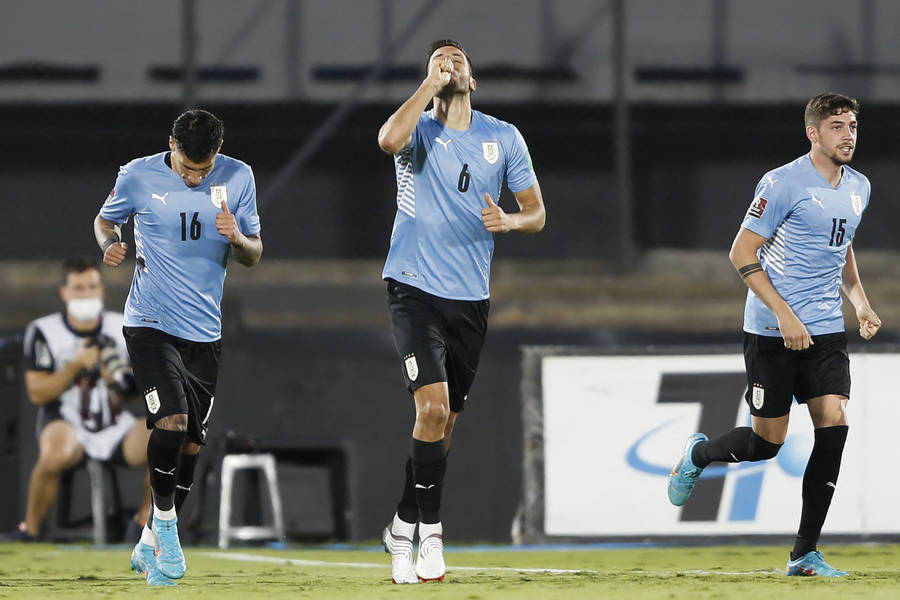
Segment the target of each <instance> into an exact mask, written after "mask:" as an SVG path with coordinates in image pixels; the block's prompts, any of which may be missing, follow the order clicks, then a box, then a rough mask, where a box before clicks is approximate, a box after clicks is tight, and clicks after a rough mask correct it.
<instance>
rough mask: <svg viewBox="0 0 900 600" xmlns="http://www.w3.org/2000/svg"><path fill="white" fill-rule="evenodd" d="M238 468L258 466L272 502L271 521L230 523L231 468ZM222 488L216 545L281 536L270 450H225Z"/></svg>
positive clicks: (280, 518) (232, 478)
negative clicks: (254, 523) (239, 452)
mask: <svg viewBox="0 0 900 600" xmlns="http://www.w3.org/2000/svg"><path fill="white" fill-rule="evenodd" d="M238 469H258V470H259V471H261V473H262V474H263V475H264V476H265V478H266V484H267V486H268V489H269V499H270V500H271V502H272V517H273V521H274V523H273V524H272V525H232V524H231V509H232V504H233V503H232V499H233V496H232V494H233V491H234V472H235V471H237V470H238ZM221 481H222V490H221V496H220V498H219V548H223V549H224V548H228V543H229V541H230V540H267V539H276V540H279V541H281V540H283V539H284V513H283V512H282V509H281V494H280V493H279V491H278V474H277V472H276V471H275V457H274V456H273V455H272V454H226V455H225V457H224V458H223V459H222V476H221Z"/></svg>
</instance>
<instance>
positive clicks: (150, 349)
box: [123, 327, 188, 427]
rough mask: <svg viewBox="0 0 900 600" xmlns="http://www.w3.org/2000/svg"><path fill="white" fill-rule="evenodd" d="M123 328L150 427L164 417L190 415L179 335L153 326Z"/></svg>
mask: <svg viewBox="0 0 900 600" xmlns="http://www.w3.org/2000/svg"><path fill="white" fill-rule="evenodd" d="M123 331H124V334H125V344H126V346H127V347H128V354H129V356H130V358H131V368H132V370H133V371H134V379H135V384H136V385H137V389H138V393H139V394H140V395H141V398H142V399H143V400H144V405H145V408H146V414H147V426H148V427H152V426H153V424H154V423H156V422H157V421H158V420H159V419H162V418H163V417H168V416H170V415H179V414H187V412H188V402H187V396H186V393H185V367H184V362H183V361H182V359H181V355H180V354H179V352H178V349H177V348H176V344H177V343H178V338H176V337H174V336H171V335H169V334H167V333H165V332H162V331H159V330H158V329H153V328H151V327H125V328H123Z"/></svg>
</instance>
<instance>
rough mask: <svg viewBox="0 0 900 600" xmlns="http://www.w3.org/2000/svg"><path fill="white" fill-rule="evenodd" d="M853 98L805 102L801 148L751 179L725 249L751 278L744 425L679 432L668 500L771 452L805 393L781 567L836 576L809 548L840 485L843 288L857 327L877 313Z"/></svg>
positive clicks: (873, 328) (681, 498)
mask: <svg viewBox="0 0 900 600" xmlns="http://www.w3.org/2000/svg"><path fill="white" fill-rule="evenodd" d="M858 115H859V104H858V103H857V102H856V100H855V99H853V98H850V97H848V96H843V95H841V94H821V95H819V96H816V97H814V98H812V99H811V100H810V101H809V103H808V104H807V106H806V113H805V123H806V136H807V138H808V139H809V142H810V151H809V153H808V154H804V155H803V156H801V157H799V158H797V159H796V160H794V161H792V162H790V163H788V164H786V165H784V166H781V167H779V168H777V169H775V170H773V171H770V172H769V173H766V174H765V175H764V176H763V178H762V179H761V180H760V182H759V184H758V185H757V187H756V196H755V197H754V199H753V202H752V204H751V205H750V208H749V210H748V211H747V214H746V216H745V217H744V221H743V223H742V224H741V228H740V229H739V230H738V233H737V236H736V237H735V240H734V243H733V244H732V247H731V253H730V258H731V262H732V263H733V264H734V266H735V268H736V269H737V270H738V273H739V274H740V275H741V278H742V279H743V280H744V282H745V283H746V284H747V286H748V287H749V288H750V289H749V290H748V292H747V303H746V307H745V310H744V332H745V333H744V359H745V363H746V367H747V386H748V388H747V394H746V401H747V403H748V404H749V406H750V414H751V417H752V420H751V422H752V427H737V428H736V429H733V430H732V431H730V432H728V433H726V434H724V435H722V436H720V437H718V438H716V439H713V440H707V437H706V436H705V435H704V434H702V433H695V434H693V435H691V436H690V437H689V438H688V441H687V444H686V445H685V449H684V454H683V455H682V457H681V459H680V460H679V461H678V463H677V464H676V465H675V468H674V469H673V470H672V474H671V475H670V477H669V490H668V492H669V500H670V501H671V502H672V504H675V505H676V506H681V505H682V504H684V503H685V501H687V499H688V497H689V496H690V494H691V491H692V490H693V487H694V484H695V483H696V481H697V480H698V479H699V477H700V474H701V473H702V471H703V469H704V468H705V467H706V466H707V465H709V464H710V463H712V462H716V461H719V462H731V463H735V462H743V461H757V460H767V459H771V458H774V457H775V455H776V454H777V453H778V450H779V449H780V448H781V446H782V444H784V440H785V437H786V436H787V431H788V419H789V417H790V409H791V401H792V399H793V398H796V399H797V402H799V403H801V404H806V406H807V408H808V409H809V415H810V417H811V419H812V423H813V427H814V428H815V442H814V445H813V450H812V454H811V455H810V457H809V462H808V463H807V466H806V472H805V473H804V475H803V492H802V500H803V503H802V510H801V514H800V527H799V530H798V532H797V537H796V539H795V542H794V548H793V550H792V551H791V556H790V560H789V561H788V563H787V569H786V573H787V574H788V575H820V576H826V577H840V576H844V575H846V574H847V573H845V572H844V571H840V570H838V569H835V568H834V567H832V566H831V565H829V564H828V563H826V562H825V559H824V558H823V556H822V553H821V552H819V551H818V550H817V548H816V544H817V542H818V540H819V535H820V533H821V531H822V525H823V524H824V522H825V516H826V514H827V513H828V508H829V506H830V505H831V498H832V496H833V495H834V492H835V490H836V486H837V479H838V472H839V470H840V465H841V455H842V453H843V449H844V442H845V441H846V439H847V432H848V429H849V428H848V425H847V413H846V408H847V402H848V401H849V399H850V360H849V357H848V355H847V337H846V335H845V333H844V316H843V311H842V301H841V291H843V292H844V294H845V295H846V296H847V298H848V299H849V300H850V302H851V303H852V304H853V306H854V308H855V309H856V317H857V319H858V321H859V335H860V337H862V338H863V339H865V340H869V339H871V338H872V337H873V336H874V335H875V334H876V333H877V332H878V329H879V328H880V327H881V320H880V319H879V318H878V315H876V314H875V311H874V310H872V307H871V306H870V304H869V300H868V298H867V297H866V293H865V290H863V286H862V282H861V281H860V278H859V271H858V270H857V268H856V256H855V254H854V252H853V246H852V242H853V238H854V236H855V234H856V229H857V227H858V226H859V223H860V220H861V219H862V215H863V212H864V211H865V209H866V207H867V206H868V204H869V194H870V191H871V186H870V185H869V180H868V179H866V177H865V176H864V175H862V174H861V173H859V172H858V171H855V170H853V169H851V168H850V167H849V166H848V164H849V163H850V160H851V159H852V158H853V153H854V152H855V150H856V142H857V125H858V124H857V116H858Z"/></svg>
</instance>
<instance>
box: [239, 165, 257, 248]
mask: <svg viewBox="0 0 900 600" xmlns="http://www.w3.org/2000/svg"><path fill="white" fill-rule="evenodd" d="M234 217H235V219H237V222H238V227H239V228H240V230H241V233H243V234H244V235H256V234H257V233H259V232H260V229H261V227H260V223H259V212H258V211H257V209H256V180H255V179H254V178H253V171H252V170H251V169H250V167H247V185H246V186H244V191H243V193H242V194H241V199H240V201H239V202H238V205H237V209H236V210H235V213H234Z"/></svg>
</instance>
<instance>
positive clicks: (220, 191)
mask: <svg viewBox="0 0 900 600" xmlns="http://www.w3.org/2000/svg"><path fill="white" fill-rule="evenodd" d="M209 199H210V200H211V201H212V203H213V206H215V207H216V208H218V209H219V210H221V209H222V203H223V202H228V188H227V187H225V186H224V185H211V186H209ZM229 208H230V207H229Z"/></svg>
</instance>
